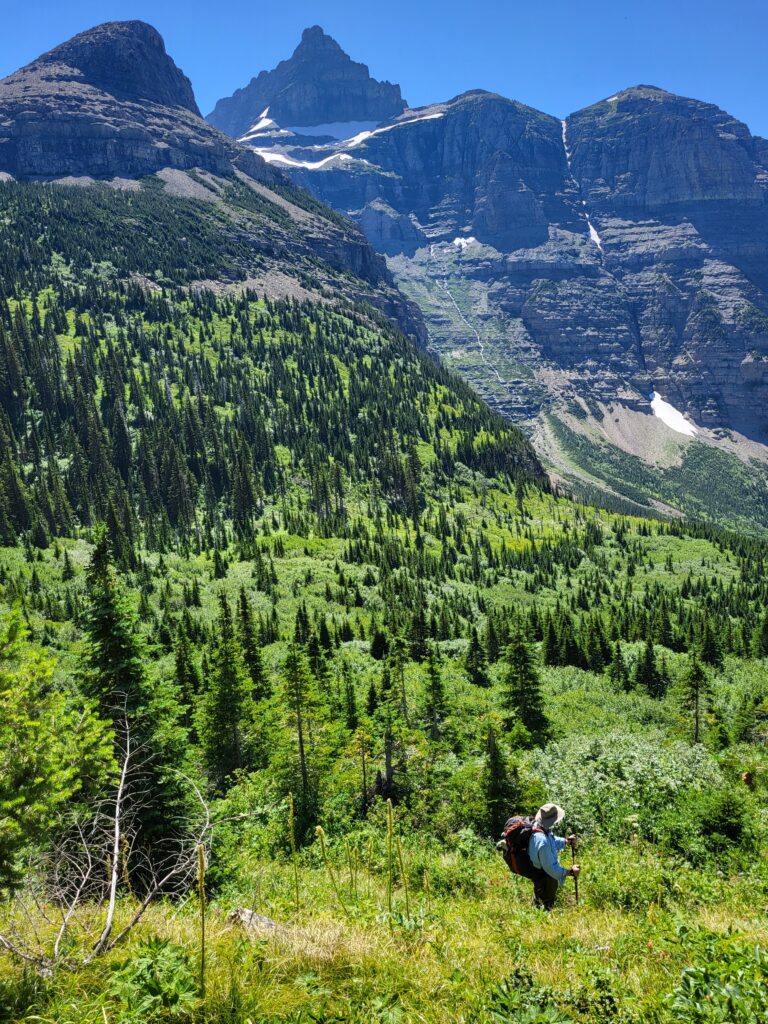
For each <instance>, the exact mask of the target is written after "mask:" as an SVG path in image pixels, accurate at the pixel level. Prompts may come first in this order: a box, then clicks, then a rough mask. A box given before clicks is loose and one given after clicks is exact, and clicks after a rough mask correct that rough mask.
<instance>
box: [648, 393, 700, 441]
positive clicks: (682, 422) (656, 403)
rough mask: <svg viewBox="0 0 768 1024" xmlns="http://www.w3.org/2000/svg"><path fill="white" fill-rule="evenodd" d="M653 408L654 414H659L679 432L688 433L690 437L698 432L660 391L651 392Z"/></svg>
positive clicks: (659, 416) (661, 418)
mask: <svg viewBox="0 0 768 1024" xmlns="http://www.w3.org/2000/svg"><path fill="white" fill-rule="evenodd" d="M651 409H652V410H653V415H654V416H658V418H659V419H660V420H661V421H662V422H663V423H666V425H667V426H668V427H670V428H671V429H672V430H674V431H676V432H677V433H678V434H686V435H687V436H688V437H695V436H696V435H697V434H698V430H697V429H696V427H695V426H694V425H693V423H691V422H690V421H689V420H687V419H686V418H685V416H683V414H682V413H681V412H680V411H679V410H678V409H676V408H675V407H674V405H670V404H669V402H665V401H664V399H663V398H662V397H661V395H660V394H659V393H658V391H652V392H651Z"/></svg>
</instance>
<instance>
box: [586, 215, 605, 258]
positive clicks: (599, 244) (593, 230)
mask: <svg viewBox="0 0 768 1024" xmlns="http://www.w3.org/2000/svg"><path fill="white" fill-rule="evenodd" d="M587 226H588V227H589V237H590V238H591V239H592V241H593V242H594V243H595V245H596V246H597V248H598V249H599V250H600V251H601V252H602V250H603V240H602V238H601V237H600V235H598V233H597V228H596V227H595V225H594V224H593V223H592V221H591V220H590V219H589V217H587Z"/></svg>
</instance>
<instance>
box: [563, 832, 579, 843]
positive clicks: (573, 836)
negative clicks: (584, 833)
mask: <svg viewBox="0 0 768 1024" xmlns="http://www.w3.org/2000/svg"><path fill="white" fill-rule="evenodd" d="M576 840H577V836H576V834H575V833H572V834H571V835H569V836H568V838H567V839H566V840H565V841H566V843H567V844H568V845H569V846H575V845H576Z"/></svg>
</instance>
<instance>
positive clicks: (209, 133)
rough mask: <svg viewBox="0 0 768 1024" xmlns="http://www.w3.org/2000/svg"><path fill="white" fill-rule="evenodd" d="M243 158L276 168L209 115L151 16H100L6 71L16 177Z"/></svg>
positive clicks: (229, 167) (259, 171)
mask: <svg viewBox="0 0 768 1024" xmlns="http://www.w3.org/2000/svg"><path fill="white" fill-rule="evenodd" d="M233 166H239V167H241V169H243V170H246V171H248V172H249V173H251V174H253V175H256V176H259V177H261V178H263V179H264V180H274V177H275V176H274V174H271V173H270V172H268V171H267V169H266V168H264V166H263V163H262V162H261V161H260V160H257V159H254V158H253V156H252V155H251V154H248V153H247V152H244V151H243V150H242V149H240V148H239V147H237V146H235V145H234V144H233V143H232V141H231V140H230V139H228V138H227V137H226V136H224V135H222V134H221V133H220V132H217V131H216V130H215V129H214V128H212V127H211V126H210V125H209V124H207V123H206V122H205V121H204V120H203V119H202V117H201V116H200V113H199V111H198V109H197V104H196V103H195V99H194V95H193V93H192V87H191V85H190V83H189V79H188V78H186V76H185V75H184V74H183V73H182V72H181V71H180V70H179V69H178V68H177V67H176V65H175V64H174V62H173V61H172V60H171V58H170V57H169V56H168V55H167V54H166V52H165V45H164V43H163V40H162V38H161V36H160V35H159V33H158V32H156V31H155V29H153V28H152V27H151V26H150V25H146V24H144V23H143V22H140V21H127V22H111V23H108V24H105V25H99V26H97V27H96V28H94V29H90V30H89V31H87V32H83V33H81V34H80V35H78V36H75V37H74V38H73V39H70V40H69V41H68V42H66V43H63V44H62V45H61V46H57V47H56V48H55V49H53V50H51V51H50V52H49V53H46V54H44V55H43V56H42V57H39V58H38V59H37V60H35V61H33V62H32V63H31V64H28V65H27V66H26V67H24V68H21V70H19V71H16V72H15V73H14V74H12V75H10V76H9V77H8V78H5V79H3V80H2V81H0V171H3V172H5V173H7V174H11V175H12V176H13V177H16V178H32V179H52V178H61V177H66V176H74V177H81V176H87V177H94V178H111V177H115V176H127V177H135V176H139V175H144V174H151V173H153V172H154V171H157V170H159V169H161V168H164V167H176V168H180V169H185V168H192V167H201V168H204V169H206V170H209V171H212V172H213V173H215V174H231V173H232V171H233Z"/></svg>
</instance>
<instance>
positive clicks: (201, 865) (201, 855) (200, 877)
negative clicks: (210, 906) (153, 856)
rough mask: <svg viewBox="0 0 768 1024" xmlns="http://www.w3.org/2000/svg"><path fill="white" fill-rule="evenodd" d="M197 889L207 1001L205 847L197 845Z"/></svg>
mask: <svg viewBox="0 0 768 1024" xmlns="http://www.w3.org/2000/svg"><path fill="white" fill-rule="evenodd" d="M197 891H198V895H199V898H200V999H201V1000H202V1001H203V1002H205V847H204V846H203V844H202V843H200V844H199V845H198V847H197Z"/></svg>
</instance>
